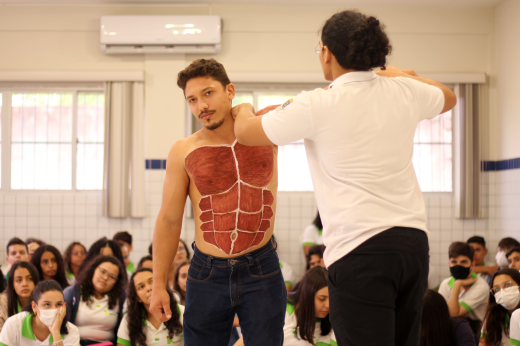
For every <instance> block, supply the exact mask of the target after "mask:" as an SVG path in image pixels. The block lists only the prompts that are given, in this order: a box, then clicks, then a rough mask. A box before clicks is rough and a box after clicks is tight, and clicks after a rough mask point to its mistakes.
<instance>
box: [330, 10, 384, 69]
mask: <svg viewBox="0 0 520 346" xmlns="http://www.w3.org/2000/svg"><path fill="white" fill-rule="evenodd" d="M384 28H385V26H384V25H383V24H382V23H380V22H379V20H377V19H376V18H375V17H372V16H370V17H368V16H366V15H364V14H362V13H360V12H358V11H355V10H351V11H343V12H339V13H336V14H335V15H333V16H332V17H330V18H329V19H328V20H327V21H326V22H325V25H323V29H322V30H321V41H322V42H323V45H324V46H327V47H328V48H329V50H330V52H331V53H332V54H333V55H334V57H335V58H336V60H337V61H338V63H339V64H340V65H341V67H343V68H344V69H354V70H358V71H369V70H371V69H373V68H376V67H384V66H385V65H386V56H387V55H389V54H390V53H391V52H392V46H391V45H390V40H389V39H388V36H387V35H386V33H385V31H384Z"/></svg>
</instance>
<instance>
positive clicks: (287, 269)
mask: <svg viewBox="0 0 520 346" xmlns="http://www.w3.org/2000/svg"><path fill="white" fill-rule="evenodd" d="M272 239H273V242H274V243H275V244H276V248H278V243H277V242H276V238H275V236H274V234H273V236H272ZM280 269H281V270H282V276H283V280H284V282H285V289H286V290H287V292H291V290H292V288H293V285H294V283H295V282H296V281H295V280H296V278H295V277H294V271H293V269H292V268H291V266H290V265H289V264H287V263H286V262H284V261H282V260H281V259H280Z"/></svg>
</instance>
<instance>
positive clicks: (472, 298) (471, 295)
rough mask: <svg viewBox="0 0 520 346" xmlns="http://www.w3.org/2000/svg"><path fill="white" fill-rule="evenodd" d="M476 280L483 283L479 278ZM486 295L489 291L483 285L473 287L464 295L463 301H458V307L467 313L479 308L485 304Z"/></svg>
mask: <svg viewBox="0 0 520 346" xmlns="http://www.w3.org/2000/svg"><path fill="white" fill-rule="evenodd" d="M478 280H482V281H483V282H485V281H484V280H483V279H481V278H478ZM488 295H489V290H488V288H487V286H486V285H485V284H483V285H473V286H472V287H471V288H470V289H469V291H468V294H466V296H465V297H464V299H463V300H461V301H459V305H460V306H462V307H463V308H464V309H466V310H467V311H468V313H469V312H471V311H473V310H475V309H476V308H478V307H479V306H481V305H483V304H484V305H485V304H487V301H488V298H489V297H488Z"/></svg>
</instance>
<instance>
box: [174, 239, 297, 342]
mask: <svg viewBox="0 0 520 346" xmlns="http://www.w3.org/2000/svg"><path fill="white" fill-rule="evenodd" d="M193 249H194V251H195V252H194V255H193V258H192V260H191V264H190V268H189V270H188V281H187V284H186V309H185V311H184V317H183V320H184V321H183V324H184V342H185V345H186V346H208V345H211V346H227V345H228V342H229V337H230V335H231V328H232V326H233V319H234V317H235V313H236V314H237V315H238V319H239V322H240V328H241V329H242V334H243V335H244V342H245V344H246V345H248V346H257V345H258V346H265V345H269V346H282V344H283V326H284V322H285V310H286V306H287V291H286V290H285V283H284V280H283V277H282V273H281V270H280V262H279V260H278V255H277V254H276V249H275V247H274V246H273V242H272V240H271V241H270V242H268V243H267V244H266V245H264V246H263V247H261V248H260V249H258V250H255V251H253V252H251V253H248V254H245V255H243V256H239V257H235V258H232V259H227V258H219V257H212V256H208V255H206V254H204V253H202V252H200V251H199V250H198V249H197V248H196V247H195V244H193Z"/></svg>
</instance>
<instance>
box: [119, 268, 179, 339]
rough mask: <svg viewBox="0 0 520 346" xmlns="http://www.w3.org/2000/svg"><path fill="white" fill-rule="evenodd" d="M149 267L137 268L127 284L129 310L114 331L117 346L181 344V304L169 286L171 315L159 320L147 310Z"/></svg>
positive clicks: (150, 273) (150, 288)
mask: <svg viewBox="0 0 520 346" xmlns="http://www.w3.org/2000/svg"><path fill="white" fill-rule="evenodd" d="M152 281H153V274H152V270H150V269H148V268H141V269H138V270H137V271H136V272H135V273H134V274H133V275H132V278H131V279H130V282H129V284H128V300H127V303H128V313H127V314H125V316H124V318H123V320H122V322H121V325H120V326H119V330H118V332H117V344H118V346H141V345H145V344H146V345H147V346H152V345H176V346H182V345H184V337H183V333H182V315H183V313H184V306H182V305H178V304H177V303H176V302H175V299H174V298H173V294H172V292H171V291H170V290H169V289H168V290H167V292H168V295H169V296H170V309H171V311H172V318H170V319H169V320H168V321H166V322H164V323H161V322H159V321H158V320H157V319H156V318H155V316H154V315H153V314H152V313H151V312H150V299H151V296H152Z"/></svg>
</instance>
